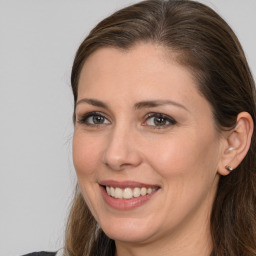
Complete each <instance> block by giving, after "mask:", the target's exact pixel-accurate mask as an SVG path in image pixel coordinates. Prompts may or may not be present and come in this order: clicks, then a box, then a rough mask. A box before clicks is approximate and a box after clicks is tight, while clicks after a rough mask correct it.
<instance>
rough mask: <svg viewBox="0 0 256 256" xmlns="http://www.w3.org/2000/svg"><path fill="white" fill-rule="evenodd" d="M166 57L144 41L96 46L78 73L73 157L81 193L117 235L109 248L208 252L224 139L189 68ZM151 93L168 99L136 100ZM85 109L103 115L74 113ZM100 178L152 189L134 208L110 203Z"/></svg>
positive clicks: (162, 252) (134, 251)
mask: <svg viewBox="0 0 256 256" xmlns="http://www.w3.org/2000/svg"><path fill="white" fill-rule="evenodd" d="M173 59H174V58H171V57H170V55H168V59H167V57H166V49H164V48H163V47H162V46H157V45H153V44H144V43H141V44H138V45H136V46H134V47H133V48H131V49H129V50H128V51H123V50H120V49H115V48H101V49H99V50H97V51H96V52H95V53H93V54H92V55H91V56H90V57H89V58H88V59H87V60H86V62H85V64H84V67H83V69H82V71H81V75H80V80H79V86H78V100H77V102H79V103H78V104H77V106H76V119H77V122H76V124H75V131H74V138H73V159H74V165H75V169H76V173H77V177H78V182H79V185H80V189H81V192H82V194H83V197H84V199H85V201H86V203H87V205H88V207H89V208H90V210H91V212H92V214H93V216H94V217H95V219H96V220H97V222H98V223H99V225H100V226H101V227H102V229H103V230H104V231H105V233H106V234H107V235H108V236H109V237H111V238H112V239H114V240H115V241H116V248H117V252H116V255H118V256H119V255H122V256H126V255H149V256H150V255H154V256H155V255H159V256H160V255H161V256H163V255H175V256H179V255H190V256H193V255H197V256H198V255H199V256H200V255H204V256H205V255H210V253H211V250H212V241H211V235H210V227H209V223H210V221H209V218H210V213H211V209H212V204H213V200H214V197H215V193H216V188H217V184H218V180H219V174H218V166H219V165H220V162H221V161H222V159H223V152H224V148H225V147H226V146H227V140H226V139H224V137H223V136H221V134H220V133H219V132H218V131H217V130H216V128H215V125H214V120H213V117H212V110H211V107H210V104H209V103H208V102H207V100H206V99H205V98H203V97H202V95H201V94H200V93H199V92H198V89H197V84H196V81H195V79H194V78H193V76H192V74H191V72H190V71H189V70H188V69H187V68H185V67H183V66H181V65H179V64H177V63H176V62H175V61H174V60H173ZM84 99H94V100H97V101H100V102H102V103H104V105H106V106H107V108H106V107H105V106H94V105H92V104H91V102H88V101H87V102H86V101H85V100H84ZM156 100H157V101H167V100H168V101H172V102H174V103H168V104H166V103H164V104H161V105H158V106H149V105H147V104H146V105H145V104H144V105H143V104H141V105H140V107H138V104H137V103H138V102H144V101H156ZM136 104H137V108H135V105H136ZM93 111H96V112H97V113H99V114H96V116H97V115H101V116H103V119H102V120H103V123H101V124H95V123H94V122H93V118H87V119H86V120H85V119H83V116H84V115H85V114H88V113H90V112H93ZM150 113H163V114H165V115H166V116H168V117H171V118H172V119H175V121H176V123H175V124H174V123H170V122H168V121H166V123H165V125H160V126H156V125H155V123H154V121H155V120H156V118H154V117H148V114H150ZM94 115H95V114H94ZM81 120H83V121H84V122H83V123H82V122H81ZM223 172H226V174H227V171H225V170H224V168H223ZM109 179H111V180H116V181H127V180H129V181H136V182H142V183H146V184H156V185H157V186H159V187H160V189H159V190H158V191H157V192H156V193H155V194H154V195H153V196H152V198H151V199H150V200H149V201H147V202H146V203H145V204H143V205H141V206H139V207H136V208H134V209H130V210H117V209H113V208H112V207H110V206H109V205H108V204H107V203H106V202H105V201H104V199H103V196H102V192H101V189H100V186H99V183H100V182H101V181H103V180H109Z"/></svg>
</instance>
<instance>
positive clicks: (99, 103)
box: [76, 99, 109, 109]
mask: <svg viewBox="0 0 256 256" xmlns="http://www.w3.org/2000/svg"><path fill="white" fill-rule="evenodd" d="M83 102H84V103H88V104H89V105H92V106H96V107H100V108H106V109H109V107H108V105H107V104H105V103H103V102H102V101H99V100H95V99H81V100H79V101H78V102H77V103H76V107H77V105H79V104H81V103H83Z"/></svg>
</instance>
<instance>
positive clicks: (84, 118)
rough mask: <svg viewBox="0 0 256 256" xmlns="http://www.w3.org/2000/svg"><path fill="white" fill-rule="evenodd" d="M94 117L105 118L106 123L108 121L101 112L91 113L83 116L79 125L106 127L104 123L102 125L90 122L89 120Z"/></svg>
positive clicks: (79, 120)
mask: <svg viewBox="0 0 256 256" xmlns="http://www.w3.org/2000/svg"><path fill="white" fill-rule="evenodd" d="M93 117H99V118H103V119H104V121H105V120H107V121H108V119H107V118H106V117H105V116H104V115H103V114H102V113H100V112H89V113H87V114H85V115H83V116H82V117H81V118H80V119H78V123H80V124H85V125H88V126H101V125H106V124H104V123H100V124H91V123H89V122H88V120H89V118H93ZM108 123H110V121H108Z"/></svg>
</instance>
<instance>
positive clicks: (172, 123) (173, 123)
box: [142, 112, 177, 129]
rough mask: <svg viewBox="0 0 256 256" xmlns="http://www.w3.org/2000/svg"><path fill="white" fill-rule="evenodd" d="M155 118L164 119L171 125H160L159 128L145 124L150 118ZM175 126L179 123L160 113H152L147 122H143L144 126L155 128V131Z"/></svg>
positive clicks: (146, 118)
mask: <svg viewBox="0 0 256 256" xmlns="http://www.w3.org/2000/svg"><path fill="white" fill-rule="evenodd" d="M154 117H156V118H157V117H158V118H164V119H165V120H166V121H167V122H169V124H166V125H159V126H157V125H147V124H145V123H146V122H147V121H148V120H149V119H150V118H154ZM175 124H177V121H176V120H175V119H174V118H172V117H171V116H169V115H166V114H163V113H159V112H152V113H149V114H147V115H146V117H145V121H144V122H143V124H142V125H143V126H148V127H150V128H153V129H164V128H167V127H170V126H172V125H175Z"/></svg>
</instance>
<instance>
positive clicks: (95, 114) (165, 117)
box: [78, 112, 177, 129]
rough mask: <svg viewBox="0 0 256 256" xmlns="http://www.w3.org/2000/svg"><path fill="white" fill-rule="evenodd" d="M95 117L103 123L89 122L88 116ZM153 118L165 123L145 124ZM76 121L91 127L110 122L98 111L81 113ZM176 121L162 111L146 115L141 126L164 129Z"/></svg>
mask: <svg viewBox="0 0 256 256" xmlns="http://www.w3.org/2000/svg"><path fill="white" fill-rule="evenodd" d="M95 117H96V118H100V119H101V120H103V123H99V124H95V123H94V124H92V123H89V118H95ZM154 118H158V119H160V121H163V122H165V123H164V124H163V125H162V124H161V123H159V124H160V125H156V123H155V122H154V121H153V122H154V124H155V125H152V124H150V125H147V124H146V123H147V122H148V121H149V120H150V119H154ZM92 121H93V120H92ZM106 121H107V123H105V122H106ZM78 123H80V124H85V125H87V126H92V127H94V126H95V127H99V126H102V125H108V124H109V123H110V121H109V120H108V119H107V118H106V117H105V115H103V114H102V113H100V112H89V113H87V114H85V115H83V116H82V117H81V118H80V119H78ZM166 123H167V124H166ZM176 123H177V122H176V121H175V120H174V119H173V118H172V117H170V116H168V115H165V114H162V113H150V114H148V115H147V116H146V119H145V121H143V123H142V126H148V127H150V128H152V129H164V128H167V127H169V126H172V125H175V124H176Z"/></svg>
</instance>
